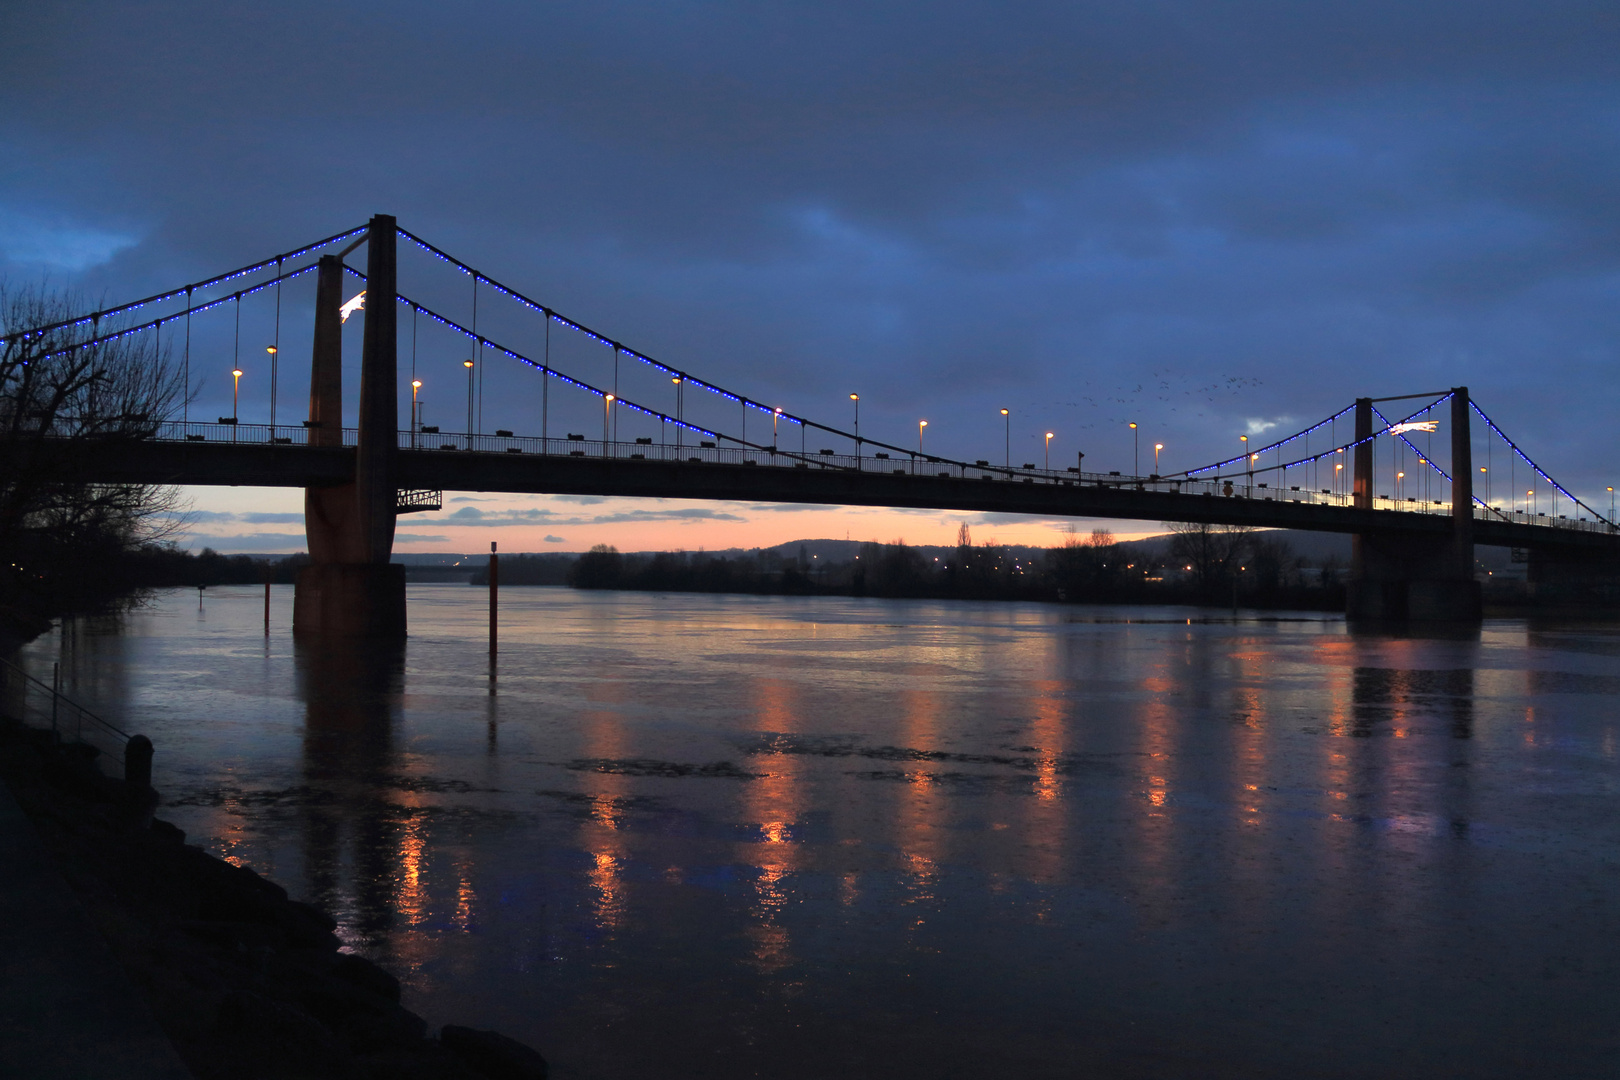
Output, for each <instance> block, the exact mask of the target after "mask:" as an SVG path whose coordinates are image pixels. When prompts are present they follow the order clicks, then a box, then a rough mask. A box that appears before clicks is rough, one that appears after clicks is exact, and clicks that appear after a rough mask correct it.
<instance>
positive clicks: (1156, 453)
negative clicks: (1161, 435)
mask: <svg viewBox="0 0 1620 1080" xmlns="http://www.w3.org/2000/svg"><path fill="white" fill-rule="evenodd" d="M1163 449H1164V443H1162V442H1156V443H1154V444H1153V475H1154V476H1158V475H1159V451H1160V450H1163Z"/></svg>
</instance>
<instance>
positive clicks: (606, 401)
mask: <svg viewBox="0 0 1620 1080" xmlns="http://www.w3.org/2000/svg"><path fill="white" fill-rule="evenodd" d="M612 415H613V395H612V394H604V395H602V456H603V457H607V449H608V418H609V417H611V416H612Z"/></svg>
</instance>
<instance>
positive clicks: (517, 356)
mask: <svg viewBox="0 0 1620 1080" xmlns="http://www.w3.org/2000/svg"><path fill="white" fill-rule="evenodd" d="M349 272H350V273H352V274H355V275H356V276H357V277H363V276H364V275H362V274H360V273H359V271H357V270H353V269H350V271H349ZM398 299H399V302H400V303H401V304H404V305H406V306H407V307H409V308H410V309H411V310H412V311H415V312H416V313H418V314H419V315H426V316H427V317H428V318H430V319H432V320H433V321H434V322H436V323H439V324H440V325H443V326H446V327H449V328H450V329H451V330H454V331H456V332H457V333H459V334H461V335H462V336H464V337H467V338H471V339H472V340H473V341H476V342H478V343H479V344H481V345H483V346H484V347H485V348H486V349H492V350H494V351H495V352H498V353H500V354H501V355H503V356H508V357H511V358H512V359H513V360H516V361H518V362H519V363H523V364H527V365H528V366H529V367H532V368H534V369H536V370H537V371H540V372H543V373H544V374H546V375H549V376H551V377H552V378H554V379H560V380H562V381H563V382H565V383H567V384H568V385H569V386H574V387H578V388H579V389H581V390H584V391H585V392H587V393H590V394H595V395H596V396H597V397H599V398H606V397H607V396H608V394H609V391H607V390H603V389H601V388H600V387H596V386H592V385H591V384H590V383H588V382H584V381H582V380H580V379H576V378H573V377H572V376H570V375H564V374H563V373H562V372H560V371H558V370H557V369H556V368H553V367H548V366H547V365H545V364H542V363H541V362H540V361H538V360H531V359H530V358H529V357H527V356H524V355H523V354H522V353H519V352H513V351H512V350H511V349H508V348H507V347H506V346H504V345H502V344H500V343H499V342H496V341H491V340H490V339H489V338H487V337H484V336H483V335H482V334H478V333H474V332H473V331H471V330H469V329H467V328H466V327H465V326H462V325H461V324H460V323H458V322H456V321H455V320H453V319H448V318H446V317H445V316H443V315H440V314H439V313H438V312H436V311H434V310H433V309H431V308H428V307H424V306H423V305H421V304H418V303H417V302H416V301H415V300H412V299H410V298H409V297H407V296H400V297H399V298H398ZM613 400H614V401H617V402H618V403H619V404H621V405H624V406H625V407H627V408H629V409H633V410H634V411H636V412H638V413H641V414H643V415H644V416H650V417H652V418H653V419H655V420H659V421H662V422H663V423H667V424H674V425H675V426H676V427H679V428H684V429H685V430H687V431H693V432H696V433H697V434H699V435H707V436H709V437H710V438H712V439H725V440H726V441H727V442H733V443H736V444H737V445H739V446H743V447H746V448H748V449H750V450H759V451H763V452H765V453H774V454H776V455H777V456H779V457H789V458H802V459H803V460H807V461H808V460H810V458H809V457H808V456H807V455H801V454H796V453H794V452H793V451H791V450H782V449H779V448H777V447H772V446H763V445H761V444H759V443H752V442H748V441H746V440H743V439H739V438H737V437H736V436H735V435H725V434H722V433H720V432H718V431H710V430H709V429H708V428H702V427H698V426H697V425H696V424H689V423H687V422H686V421H684V420H677V419H675V418H674V417H673V416H670V415H669V414H668V413H663V412H659V411H658V410H657V409H649V408H647V407H646V406H644V405H638V404H637V403H636V402H634V401H631V400H630V399H629V398H623V397H619V396H618V395H616V394H615V395H614V397H613ZM843 467H844V466H839V468H843Z"/></svg>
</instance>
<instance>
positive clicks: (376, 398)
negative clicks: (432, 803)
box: [293, 214, 405, 638]
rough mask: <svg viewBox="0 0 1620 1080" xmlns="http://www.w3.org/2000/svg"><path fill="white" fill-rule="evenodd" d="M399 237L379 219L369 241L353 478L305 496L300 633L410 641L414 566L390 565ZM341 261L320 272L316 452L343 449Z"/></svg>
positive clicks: (325, 259)
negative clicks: (410, 571) (410, 570)
mask: <svg viewBox="0 0 1620 1080" xmlns="http://www.w3.org/2000/svg"><path fill="white" fill-rule="evenodd" d="M396 235H397V234H396V232H395V223H394V219H393V218H392V217H390V216H389V215H387V214H378V215H376V216H375V217H373V218H372V219H371V227H370V229H369V230H368V231H367V233H366V238H365V239H366V301H365V308H364V312H365V314H364V318H365V320H366V323H365V337H364V340H363V344H362V347H361V359H360V431H359V437H358V440H357V445H356V447H355V456H354V479H353V480H352V481H350V482H348V483H345V484H339V485H336V486H333V487H324V488H305V489H304V530H305V535H306V536H307V538H308V541H309V557H310V565H309V566H307V567H305V568H304V569H303V570H302V571H300V572H299V574H298V582H297V585H296V589H295V592H294V594H293V632H294V633H297V634H332V635H340V636H345V637H369V638H402V637H404V636H405V568H404V567H403V566H395V565H393V564H391V563H390V562H389V558H390V557H391V556H392V554H393V549H394V521H395V516H396V513H397V510H396V506H397V497H398V496H397V489H398V484H397V481H396V467H395V462H396V459H397V456H398V453H399V390H398V382H399V357H398V321H397V320H398V316H397V314H396V311H395V308H396V307H397V306H398V305H397V294H398V286H397V274H396V264H395V254H396V253H395V239H396ZM345 254H346V252H345ZM342 258H343V257H342V255H323V256H322V257H321V260H320V265H319V269H318V271H317V274H318V280H317V284H316V288H315V343H314V349H313V352H312V353H311V357H310V382H309V387H310V389H309V441H310V444H311V445H313V446H328V447H341V446H342V445H343V331H342V323H343V319H342V315H341V314H340V308H341V307H342V305H343V262H342Z"/></svg>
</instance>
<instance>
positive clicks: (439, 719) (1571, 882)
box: [25, 586, 1620, 1078]
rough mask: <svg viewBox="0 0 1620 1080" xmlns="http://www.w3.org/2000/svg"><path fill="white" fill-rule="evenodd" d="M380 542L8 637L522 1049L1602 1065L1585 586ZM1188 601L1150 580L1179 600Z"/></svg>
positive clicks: (1265, 1067) (817, 1068)
mask: <svg viewBox="0 0 1620 1080" xmlns="http://www.w3.org/2000/svg"><path fill="white" fill-rule="evenodd" d="M502 599H503V602H504V612H503V621H504V629H503V637H502V642H501V650H502V651H501V657H500V667H499V672H498V675H497V676H496V678H494V679H493V680H492V679H491V678H490V677H489V669H488V663H487V652H486V639H485V636H484V635H485V609H484V606H483V605H484V597H483V594H482V593H480V592H479V591H477V590H474V589H470V588H467V587H460V586H418V587H413V589H412V592H411V598H410V618H411V626H412V631H413V636H412V637H411V639H410V641H409V642H408V643H407V644H406V645H405V646H403V648H401V649H395V650H383V651H382V652H380V653H378V652H370V653H367V652H363V651H356V650H352V649H348V650H346V649H341V648H336V647H331V646H323V647H319V648H307V649H306V648H304V647H303V646H301V645H300V646H295V644H294V642H293V641H292V639H291V636H290V635H289V633H288V632H287V626H288V623H289V620H290V616H291V592H290V590H280V591H278V592H277V593H276V597H275V604H274V610H273V613H272V620H273V624H274V627H275V629H274V631H273V633H272V634H271V636H270V637H269V638H266V637H265V636H264V633H263V630H262V592H260V591H259V590H255V589H251V588H241V589H228V588H227V589H210V590H209V591H208V593H207V596H206V600H205V601H204V602H203V604H202V606H201V607H200V608H199V606H198V599H197V594H196V593H194V592H189V591H178V590H177V591H173V592H168V593H164V594H161V595H160V596H159V597H158V598H157V600H156V601H155V602H154V603H153V604H152V605H151V606H150V607H149V608H148V609H146V610H143V611H141V612H138V613H136V614H134V615H131V616H129V617H127V618H124V619H123V620H121V621H120V622H118V623H116V624H111V623H90V622H80V623H77V624H75V625H72V626H70V627H69V629H68V630H67V631H66V632H65V633H64V634H61V635H53V636H51V637H49V638H45V639H41V640H40V641H37V642H35V643H34V644H33V645H32V646H30V647H29V648H28V649H27V650H26V652H25V656H26V659H27V662H28V663H29V665H30V666H31V667H32V668H33V669H34V670H35V671H36V672H38V671H41V670H43V671H44V672H45V673H46V674H47V675H48V673H49V666H50V663H51V662H52V661H54V660H57V659H61V660H62V663H63V670H64V677H65V679H66V680H67V682H68V687H69V690H70V691H71V692H72V693H73V694H74V695H75V696H77V697H79V698H80V699H82V700H84V701H86V702H87V703H88V704H91V705H92V707H99V708H100V709H101V710H102V711H103V712H104V713H105V714H106V715H107V716H108V718H109V719H112V720H114V721H115V722H117V723H120V724H121V725H123V726H125V727H126V728H127V729H129V730H134V731H141V732H144V733H146V734H148V735H150V736H151V737H152V739H153V741H154V742H155V743H156V745H157V749H158V756H157V783H158V784H159V786H160V787H161V788H162V789H163V791H164V795H165V798H166V800H167V801H168V802H169V803H170V806H169V808H168V810H167V812H166V816H168V817H169V818H170V819H171V820H173V821H175V822H176V823H177V824H179V825H180V826H181V827H182V828H184V829H186V830H187V832H188V833H190V834H191V838H192V840H193V841H195V842H199V843H202V844H205V845H206V846H208V847H209V848H210V849H212V850H214V851H216V852H218V853H220V854H222V855H224V856H225V857H227V858H230V859H233V860H241V861H244V862H246V863H248V864H250V865H252V866H253V867H254V868H256V869H258V870H260V871H262V872H264V873H265V874H267V875H268V876H271V877H273V878H274V879H276V880H277V881H280V882H281V883H282V884H284V885H286V886H287V887H288V889H289V891H291V892H292V893H293V895H295V896H302V897H305V898H308V899H311V900H314V901H317V902H318V903H321V904H323V905H325V906H327V907H329V908H330V909H331V910H332V911H334V912H335V913H336V914H338V915H339V917H340V918H341V920H342V922H343V927H342V931H341V933H342V936H343V937H344V938H345V940H346V941H347V942H348V943H349V944H350V945H352V946H353V947H354V948H355V949H357V950H359V951H361V952H363V953H365V954H366V955H368V956H371V957H374V958H375V959H377V960H379V961H381V962H382V963H384V964H385V965H387V966H389V967H390V968H392V969H393V970H394V971H396V972H397V973H399V974H400V975H401V976H402V977H403V978H404V981H405V984H406V988H407V989H406V1004H407V1005H408V1006H409V1007H411V1008H412V1009H415V1010H416V1011H418V1012H420V1013H422V1014H423V1015H425V1016H426V1017H427V1018H428V1020H429V1022H430V1023H443V1022H461V1023H472V1024H475V1025H477V1026H491V1027H495V1028H498V1029H500V1030H502V1031H505V1032H507V1033H509V1034H511V1035H513V1036H515V1037H518V1038H521V1039H523V1040H525V1041H528V1042H531V1043H533V1044H534V1045H536V1046H537V1047H539V1048H541V1049H542V1051H543V1052H544V1053H546V1054H547V1055H548V1056H549V1057H550V1058H551V1059H552V1060H553V1062H554V1065H555V1072H554V1075H557V1076H560V1077H663V1076H670V1077H684V1076H708V1077H743V1076H766V1077H784V1078H798V1077H858V1076H886V1077H931V1078H938V1077H1001V1076H1020V1077H1070V1076H1088V1075H1096V1076H1122V1077H1148V1076H1165V1077H1173V1076H1174V1077H1179V1076H1233V1077H1237V1076H1242V1077H1369V1076H1380V1077H1398V1076H1410V1077H1437V1076H1468V1077H1495V1076H1501V1077H1509V1076H1513V1077H1517V1076H1523V1075H1527V1074H1530V1073H1537V1074H1540V1075H1553V1076H1570V1077H1587V1076H1594V1077H1595V1076H1612V1075H1616V1074H1617V1073H1620V1015H1617V1006H1620V812H1617V811H1620V708H1617V707H1620V627H1610V626H1597V627H1594V626H1579V627H1559V626H1548V627H1537V626H1527V625H1526V624H1525V623H1523V622H1517V621H1501V622H1491V623H1488V624H1486V626H1485V627H1484V629H1483V631H1480V632H1478V633H1475V634H1471V635H1467V636H1464V637H1462V638H1458V639H1449V640H1446V639H1441V640H1435V639H1429V640H1422V639H1400V638H1393V637H1388V636H1359V635H1357V636H1352V635H1351V634H1349V633H1348V632H1347V631H1346V629H1345V627H1344V624H1343V623H1342V622H1341V621H1338V620H1334V619H1322V618H1320V617H1316V616H1306V617H1302V618H1300V619H1297V620H1290V619H1278V620H1260V619H1247V620H1238V621H1235V622H1234V621H1231V620H1225V619H1220V618H1218V617H1217V619H1216V620H1214V621H1200V620H1201V619H1204V618H1205V617H1206V616H1207V614H1208V613H1200V612H1190V611H1182V610H1179V609H1165V608H1115V609H1109V608H1073V607H1056V606H1051V607H1043V606H1036V605H1016V604H973V603H947V602H929V601H921V602H897V601H877V600H847V599H835V598H813V599H802V600H801V599H780V598H768V599H762V598H742V597H712V596H659V595H648V594H630V593H624V594H618V593H605V594H585V593H577V592H572V591H568V590H562V589H508V590H506V591H505V592H504V593H503V596H502ZM1189 618H1190V620H1191V621H1189Z"/></svg>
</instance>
